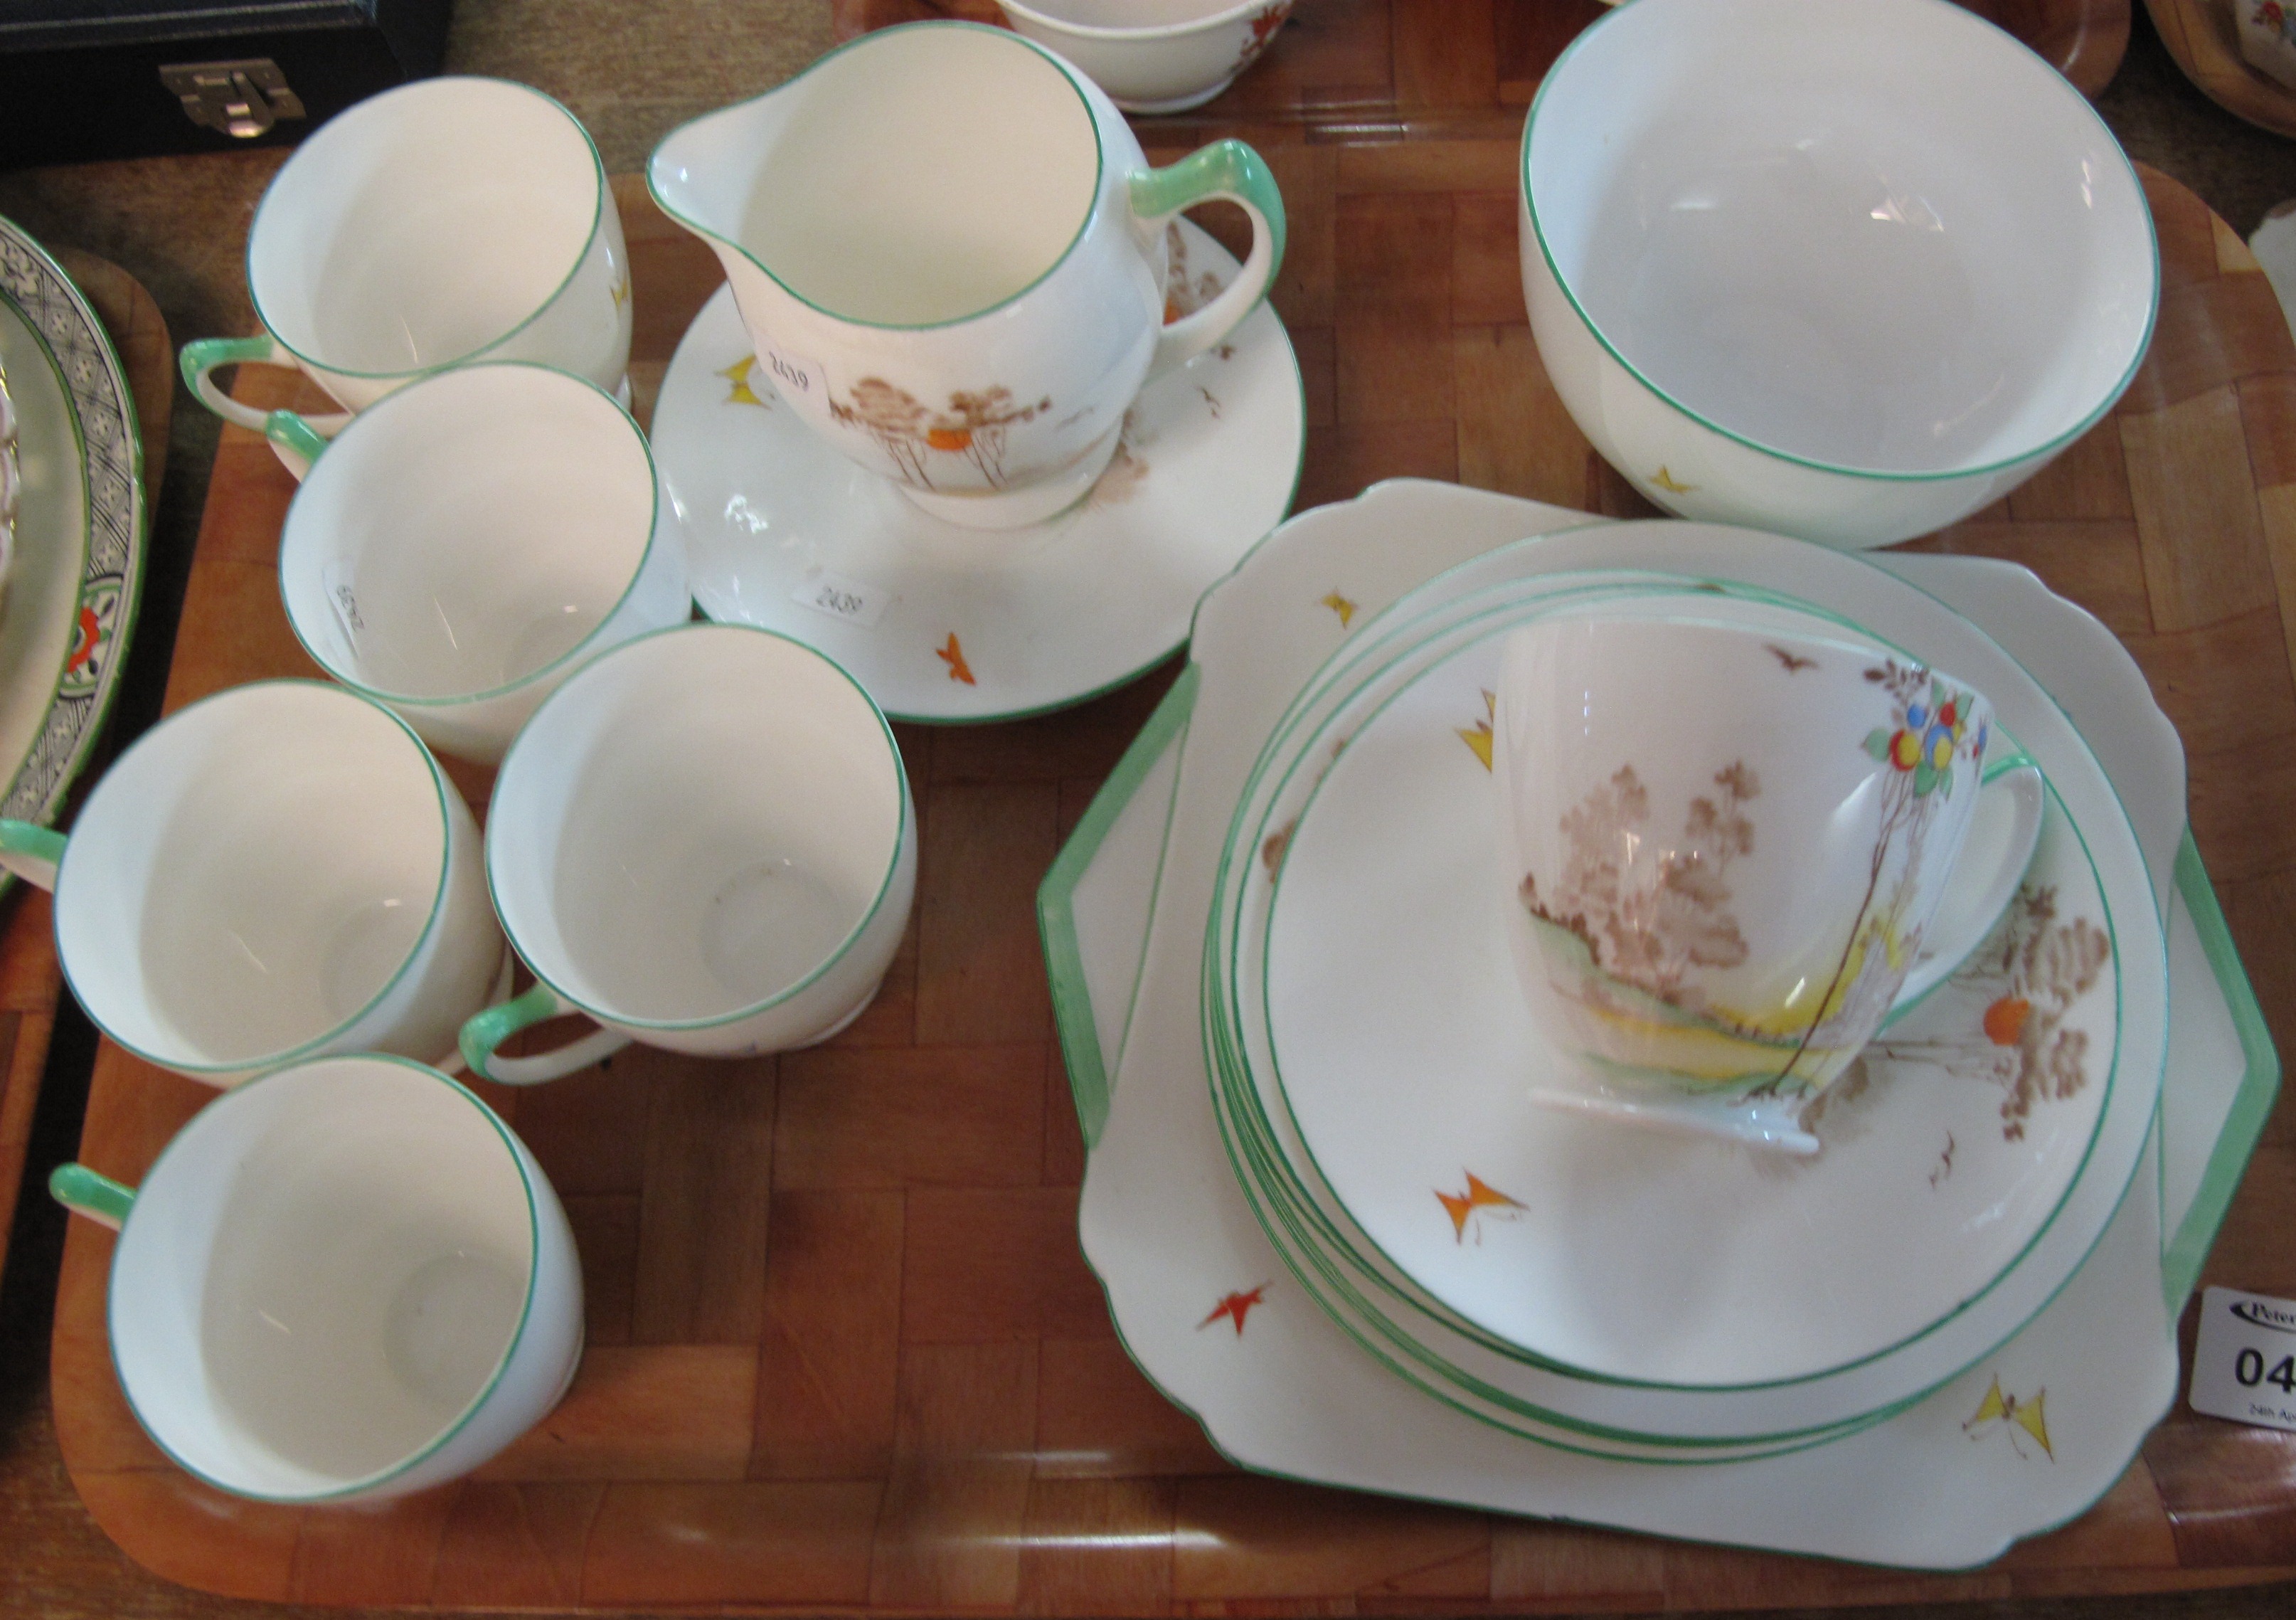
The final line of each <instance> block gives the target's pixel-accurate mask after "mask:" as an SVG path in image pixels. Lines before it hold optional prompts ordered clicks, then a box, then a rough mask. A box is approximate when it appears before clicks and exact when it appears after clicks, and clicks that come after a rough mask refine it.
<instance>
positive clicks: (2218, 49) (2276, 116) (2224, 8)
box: [2144, 0, 2296, 136]
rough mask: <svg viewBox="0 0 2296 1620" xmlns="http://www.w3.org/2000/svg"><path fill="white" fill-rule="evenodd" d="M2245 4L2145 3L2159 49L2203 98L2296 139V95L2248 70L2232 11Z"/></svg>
mask: <svg viewBox="0 0 2296 1620" xmlns="http://www.w3.org/2000/svg"><path fill="white" fill-rule="evenodd" d="M2235 4H2243V0H2144V9H2145V10H2146V11H2148V12H2152V13H2153V27H2154V28H2155V29H2159V30H2160V33H2161V44H2162V45H2166V46H2168V47H2169V55H2170V56H2171V57H2173V58H2175V59H2176V63H2177V66H2178V67H2180V68H2182V69H2183V70H2185V78H2189V79H2191V80H2192V81H2193V83H2194V84H2195V85H2197V86H2200V90H2201V94H2202V95H2205V96H2207V97H2208V98H2209V99H2210V101H2212V102H2214V103H2216V104H2217V105H2218V106H2219V107H2222V108H2223V109H2224V110H2225V111H2227V112H2230V113H2232V114H2234V115H2235V117H2238V118H2243V119H2247V120H2248V121H2249V122H2250V123H2251V124H2254V125H2255V126H2257V127H2259V129H2269V130H2271V131H2272V132H2273V133H2274V134H2275V135H2285V136H2296V90H2291V89H2289V88H2288V86H2285V85H2284V84H2282V83H2281V82H2280V81H2279V80H2278V79H2276V78H2272V77H2271V76H2270V75H2268V74H2264V73H2259V72H2258V71H2257V70H2255V69H2254V68H2251V67H2250V66H2249V65H2248V62H2247V59H2246V58H2244V57H2243V56H2242V55H2241V53H2240V34H2239V31H2238V29H2236V27H2235V23H2234V21H2233V14H2232V7H2233V6H2234V5H2235Z"/></svg>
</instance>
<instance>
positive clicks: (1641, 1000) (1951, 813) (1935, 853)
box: [1398, 601, 2040, 1153]
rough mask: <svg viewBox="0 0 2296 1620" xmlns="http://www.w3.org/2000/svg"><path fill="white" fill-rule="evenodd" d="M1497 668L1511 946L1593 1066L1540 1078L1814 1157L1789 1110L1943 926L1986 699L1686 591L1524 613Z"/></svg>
mask: <svg viewBox="0 0 2296 1620" xmlns="http://www.w3.org/2000/svg"><path fill="white" fill-rule="evenodd" d="M1494 689H1495V690H1496V692H1497V703H1496V707H1495V710H1494V712H1493V727H1494V741H1493V747H1492V774H1493V778H1494V781H1495V782H1496V784H1497V788H1498V798H1499V801H1500V803H1501V804H1502V806H1503V807H1504V813H1503V815H1502V817H1501V819H1500V823H1499V826H1500V834H1501V836H1500V839H1499V844H1498V862H1497V866H1496V867H1495V868H1494V874H1495V876H1496V877H1497V879H1498V880H1499V881H1500V882H1501V884H1503V886H1504V888H1505V892H1507V893H1509V894H1511V895H1512V896H1513V899H1514V901H1515V903H1514V905H1513V907H1512V908H1510V909H1507V923H1508V927H1507V936H1508V940H1509V942H1510V944H1511V946H1512V947H1513V950H1512V955H1513V960H1514V962H1515V966H1516V973H1517V977H1518V978H1519V980H1520V982H1521V986H1522V991H1523V995H1524V999H1525V1000H1526V1002H1527V1003H1528V1005H1529V1008H1530V1010H1531V1013H1532V1016H1533V1018H1534V1021H1535V1022H1537V1023H1538V1025H1539V1026H1540V1029H1541V1030H1542V1032H1544V1033H1545V1035H1546V1038H1547V1039H1548V1040H1549V1041H1550V1042H1551V1043H1552V1044H1554V1046H1556V1047H1557V1048H1560V1049H1562V1050H1564V1051H1568V1052H1570V1053H1573V1054H1575V1055H1576V1056H1577V1057H1578V1058H1579V1064H1578V1065H1574V1066H1575V1067H1577V1068H1578V1069H1579V1073H1576V1074H1575V1075H1574V1076H1573V1077H1572V1083H1570V1084H1568V1085H1566V1086H1564V1087H1562V1088H1561V1089H1558V1090H1543V1091H1542V1093H1541V1094H1542V1095H1543V1096H1546V1097H1548V1098H1550V1099H1551V1100H1553V1101H1554V1103H1555V1104H1556V1105H1557V1106H1585V1107H1588V1108H1592V1109H1595V1110H1597V1111H1600V1112H1602V1113H1603V1114H1607V1115H1609V1116H1611V1117H1614V1118H1621V1119H1628V1120H1637V1121H1650V1122H1661V1123H1670V1124H1677V1125H1679V1126H1680V1127H1681V1128H1684V1129H1688V1130H1707V1131H1718V1132H1722V1133H1724V1134H1728V1135H1733V1136H1739V1137H1743V1138H1744V1139H1749V1140H1754V1141H1759V1142H1767V1143H1775V1144H1776V1145H1778V1146H1780V1147H1785V1148H1787V1149H1789V1150H1791V1151H1796V1152H1803V1153H1810V1152H1815V1151H1816V1147H1817V1142H1816V1139H1815V1138H1814V1137H1812V1136H1810V1135H1809V1134H1808V1132H1807V1131H1804V1130H1803V1129H1802V1128H1801V1125H1800V1116H1801V1114H1802V1112H1803V1110H1804V1109H1805V1108H1806V1107H1807V1106H1808V1104H1809V1103H1810V1102H1811V1101H1813V1100H1814V1099H1816V1098H1818V1097H1819V1096H1821V1095H1823V1093H1824V1092H1825V1090H1826V1088H1827V1087H1828V1086H1830V1085H1831V1084H1832V1083H1833V1081H1834V1079H1835V1078H1836V1077H1837V1076H1839V1075H1840V1074H1841V1072H1842V1071H1843V1070H1844V1069H1845V1068H1847V1067H1848V1066H1849V1064H1850V1062H1851V1061H1852V1060H1853V1059H1854V1058H1855V1057H1857V1054H1858V1053H1859V1052H1860V1051H1861V1050H1862V1049H1863V1048H1865V1045H1866V1041H1867V1040H1870V1039H1871V1038H1872V1036H1873V1034H1874V1031H1875V1030H1877V1029H1879V1028H1880V1027H1881V1024H1882V1019H1883V1018H1884V1017H1885V1016H1888V1014H1889V1012H1890V1007H1892V1006H1893V1005H1894V1004H1895V1003H1896V1001H1897V1000H1898V995H1899V991H1900V988H1901V986H1903V985H1904V983H1905V982H1906V977H1907V974H1908V973H1910V972H1911V971H1912V969H1913V967H1914V965H1915V958H1917V957H1918V956H1919V954H1920V953H1921V950H1922V949H1923V945H1924V943H1925V942H1926V940H1927V935H1928V933H1929V931H1930V927H1931V919H1932V917H1934V915H1935V913H1936V910H1937V908H1938V904H1939V901H1940V900H1942V899H1943V898H1944V895H1945V892H1946V888H1947V885H1948V879H1949V878H1950V877H1951V876H1952V874H1953V871H1954V868H1955V865H1956V859H1957V858H1958V857H1959V855H1960V852H1961V845H1962V842H1963V839H1964V836H1965V835H1966V834H1967V832H1968V829H1969V826H1970V823H1971V820H1972V816H1973V814H1974V812H1975V810H1976V806H1977V801H1978V796H1979V784H1980V781H1981V780H1982V778H1983V776H1984V774H1985V768H1986V765H1987V763H1988V762H1989V760H1990V759H1991V758H1992V757H1993V756H1992V754H1991V752H1989V750H1990V747H1991V744H1992V742H1993V732H1992V724H1991V722H1992V710H1991V706H1990V705H1989V703H1986V701H1985V699H1984V697H1983V695H1982V694H1980V693H1978V692H1977V691H1975V690H1974V689H1973V688H1972V687H1970V686H1969V685H1968V683H1967V682H1965V681H1963V680H1961V679H1960V678H1957V677H1955V676H1952V675H1950V674H1949V673H1948V672H1946V671H1943V670H1930V669H1924V668H1923V667H1921V666H1920V665H1918V664H1915V663H1914V662H1912V661H1910V660H1905V659H1900V658H1898V657H1896V656H1894V655H1893V654H1890V653H1889V652H1888V651H1886V650H1884V649H1882V648H1880V647H1877V646H1872V645H1871V644H1870V643H1866V642H1863V641H1861V640H1859V639H1857V638H1856V637H1854V635H1853V634H1850V633H1847V632H1845V631H1843V630H1842V629H1841V628H1840V627H1837V626H1833V625H1828V624H1825V623H1823V622H1814V623H1813V622H1803V623H1800V624H1797V623H1794V622H1793V621H1786V622H1784V623H1760V624H1744V623H1740V622H1734V621H1731V620H1730V619H1728V618H1726V617H1725V616H1724V615H1723V614H1720V613H1699V612H1698V611H1697V609H1696V608H1695V607H1694V606H1693V605H1687V604H1681V603H1679V602H1678V601H1677V602H1676V603H1673V604H1669V609H1668V611H1666V612H1664V613H1660V612H1654V611H1652V610H1651V609H1649V608H1647V607H1645V606H1644V605H1642V604H1636V603H1634V602H1628V603H1624V604H1605V605H1601V606H1593V607H1587V608H1583V609H1579V610H1576V611H1570V612H1565V613H1557V614H1554V615H1552V616H1548V617H1543V618H1541V619H1538V620H1537V621H1533V622H1530V623H1528V624H1525V625H1523V626H1522V627H1521V629H1517V630H1515V631H1513V633H1512V634H1511V636H1510V637H1509V638H1508V641H1507V646H1506V650H1505V658H1504V659H1503V661H1502V662H1501V665H1500V668H1499V670H1498V672H1497V686H1496V687H1495V688H1494ZM2037 786H2038V785H2037ZM2039 809H2040V804H2039V800H2038V794H2036V795H2035V797H2034V799H2033V810H2034V820H2033V825H2034V826H2035V828H2036V830H2038V812H2039ZM1404 830H1405V829H1398V835H1402V833H1403V831H1404ZM2028 847H2029V848H2030V844H2029V845H2028ZM2014 864H2015V867H2017V868H2021V867H2022V866H2023V864H2024V863H2023V861H2022V860H2021V859H2020V860H2017V861H2016V862H2015V863H2014ZM2006 876H2007V878H2008V881H2009V882H2010V883H2013V882H2014V872H2013V871H2012V872H2010V873H2009V874H2007V875H2006ZM2003 898H2004V899H2006V894H2005V893H2004V895H2003ZM1996 914H1997V913H1989V914H1988V915H1986V916H1984V917H1981V918H1978V919H1976V920H1977V925H1978V928H1979V931H1980V932H1981V931H1982V930H1983V929H1985V928H1989V927H1990V926H1991V925H1992V920H1993V915H1996ZM1976 942H1977V937H1976V935H1975V934H1972V937H1970V938H1969V939H1967V940H1965V941H1959V942H1953V945H1952V946H1951V947H1949V949H1948V955H1950V956H1951V957H1952V958H1953V959H1955V960H1958V959H1959V958H1961V957H1963V956H1964V955H1966V954H1967V952H1968V950H1969V949H1970V948H1972V947H1973V946H1974V945H1975V944H1976Z"/></svg>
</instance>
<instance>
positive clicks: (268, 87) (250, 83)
mask: <svg viewBox="0 0 2296 1620" xmlns="http://www.w3.org/2000/svg"><path fill="white" fill-rule="evenodd" d="M160 83H161V84H163V85H165V86H167V87H168V91H169V93H170V94H172V95H176V96H179V97H181V98H182V100H183V103H184V116H185V117H186V118H188V119H191V120H192V122H193V123H194V124H199V125H202V126H204V127H207V128H209V129H220V130H222V131H223V132H224V134H225V135H228V136H236V137H237V138H239V139H240V140H242V141H251V140H253V139H254V138H255V137H256V136H259V135H261V134H263V133H264V132H265V131H266V130H268V129H269V128H270V127H272V125H274V124H275V123H277V122H278V121H279V120H280V119H283V118H301V117H302V116H303V103H302V102H301V100H300V99H299V98H298V97H297V95H295V93H294V92H293V91H292V90H290V89H289V88H288V87H287V76H286V75H285V74H284V73H282V72H281V71H280V70H279V64H278V63H277V62H273V61H272V60H271V59H270V58H269V57H267V56H258V57H254V58H252V59H250V60H249V61H246V62H177V63H176V64H174V65H173V66H170V67H164V68H161V69H160Z"/></svg>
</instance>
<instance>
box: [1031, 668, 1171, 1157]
mask: <svg viewBox="0 0 2296 1620" xmlns="http://www.w3.org/2000/svg"><path fill="white" fill-rule="evenodd" d="M1201 674H1202V671H1201V670H1200V669H1199V668H1198V667H1197V666H1196V665H1195V664H1193V663H1191V664H1188V665H1185V667H1184V668H1182V670H1180V673H1179V677H1178V678H1177V679H1176V680H1174V681H1173V682H1172V686H1171V689H1170V690H1169V691H1168V692H1166V693H1165V694H1164V696H1163V699H1162V701H1160V703H1157V705H1156V709H1155V712H1153V713H1152V714H1151V715H1149V717H1148V723H1147V724H1146V725H1144V726H1143V727H1142V728H1140V735H1139V736H1136V737H1134V738H1133V739H1132V744H1131V746H1130V747H1128V748H1127V749H1126V750H1125V751H1124V757H1123V758H1122V759H1120V760H1119V761H1117V762H1116V769H1114V770H1111V772H1109V773H1108V779H1107V780H1106V781H1105V782H1103V783H1102V784H1101V786H1100V791H1099V792H1098V793H1096V794H1094V795H1093V798H1092V803H1091V804H1090V805H1088V806H1087V808H1086V810H1085V812H1084V819H1083V820H1081V821H1079V822H1078V823H1077V827H1076V831H1075V832H1073V833H1071V834H1070V835H1069V841H1068V843H1066V844H1064V845H1063V846H1062V849H1061V852H1060V854H1059V856H1058V857H1057V858H1056V859H1054V861H1053V865H1052V869H1051V870H1050V871H1048V872H1046V874H1045V880H1044V882H1043V883H1041V884H1037V934H1038V935H1039V936H1040V937H1041V939H1042V940H1043V942H1044V948H1045V969H1046V976H1047V977H1048V978H1049V979H1050V980H1051V982H1052V989H1053V1021H1054V1024H1055V1026H1056V1027H1057V1028H1058V1029H1059V1032H1060V1038H1061V1057H1062V1059H1063V1061H1065V1062H1066V1064H1067V1065H1068V1071H1069V1092H1070V1096H1072V1097H1073V1098H1075V1099H1076V1111H1077V1123H1078V1125H1079V1126H1080V1127H1082V1129H1083V1131H1084V1145H1085V1147H1086V1150H1087V1151H1090V1150H1091V1149H1092V1148H1094V1147H1098V1146H1099V1145H1100V1133H1101V1131H1103V1129H1104V1128H1105V1127H1106V1126H1107V1123H1108V1105H1109V1099H1110V1098H1111V1096H1113V1094H1114V1090H1115V1081H1116V1077H1115V1075H1113V1074H1112V1073H1110V1072H1109V1070H1108V1065H1106V1064H1105V1063H1104V1062H1103V1059H1102V1057H1101V1041H1100V1024H1099V1020H1098V1018H1097V1016H1095V1013H1094V1011H1093V1006H1092V991H1091V988H1090V986H1089V985H1087V983H1086V982H1085V972H1084V952H1083V950H1081V949H1080V948H1079V947H1078V943H1077V932H1076V888H1077V884H1078V883H1080V882H1082V881H1083V878H1084V875H1085V872H1086V870H1087V868H1090V867H1091V865H1092V861H1093V857H1094V856H1095V855H1097V854H1098V853H1099V852H1100V846H1101V843H1102V841H1103V840H1104V839H1105V838H1106V837H1107V836H1108V834H1109V829H1110V828H1111V827H1113V826H1115V825H1116V823H1117V819H1118V818H1119V817H1120V816H1122V815H1123V813H1124V810H1125V807H1126V806H1127V805H1128V804H1130V803H1131V802H1132V796H1133V795H1134V794H1136V793H1137V792H1139V790H1140V784H1141V783H1142V782H1143V781H1144V780H1146V778H1147V777H1148V774H1149V772H1151V771H1152V770H1153V769H1155V768H1156V763H1157V761H1160V760H1161V759H1162V758H1163V757H1164V754H1165V752H1166V751H1167V750H1168V749H1169V748H1170V747H1171V746H1172V744H1173V740H1174V738H1175V737H1178V736H1185V734H1186V731H1187V724H1188V716H1189V714H1190V713H1191V712H1192V711H1193V710H1194V708H1195V704H1196V687H1197V685H1198V683H1199V680H1200V678H1201ZM1172 785H1173V791H1174V794H1176V795H1177V793H1178V789H1179V782H1178V778H1177V777H1175V778H1174V780H1173V784H1172ZM1170 826H1171V816H1170V807H1169V804H1168V805H1167V806H1166V812H1165V828H1166V831H1167V833H1169V830H1170ZM1162 849H1163V841H1162V840H1161V839H1159V840H1158V854H1157V873H1156V881H1155V882H1154V883H1152V884H1150V886H1149V892H1150V893H1154V892H1155V891H1156V889H1157V888H1159V887H1160V886H1161V883H1162V878H1163V854H1162ZM1141 943H1142V961H1143V962H1145V960H1146V943H1147V942H1146V941H1145V940H1143V941H1142V942H1141ZM1133 986H1134V995H1135V997H1136V996H1137V994H1138V988H1139V979H1138V974H1137V968H1136V969H1135V976H1134V980H1133ZM1129 1025H1130V1009H1129V1007H1127V1011H1126V1024H1125V1028H1126V1029H1127V1030H1128V1028H1129ZM1118 1040H1119V1048H1118V1056H1119V1058H1120V1057H1122V1046H1121V1042H1122V1040H1123V1032H1122V1031H1119V1035H1118Z"/></svg>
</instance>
